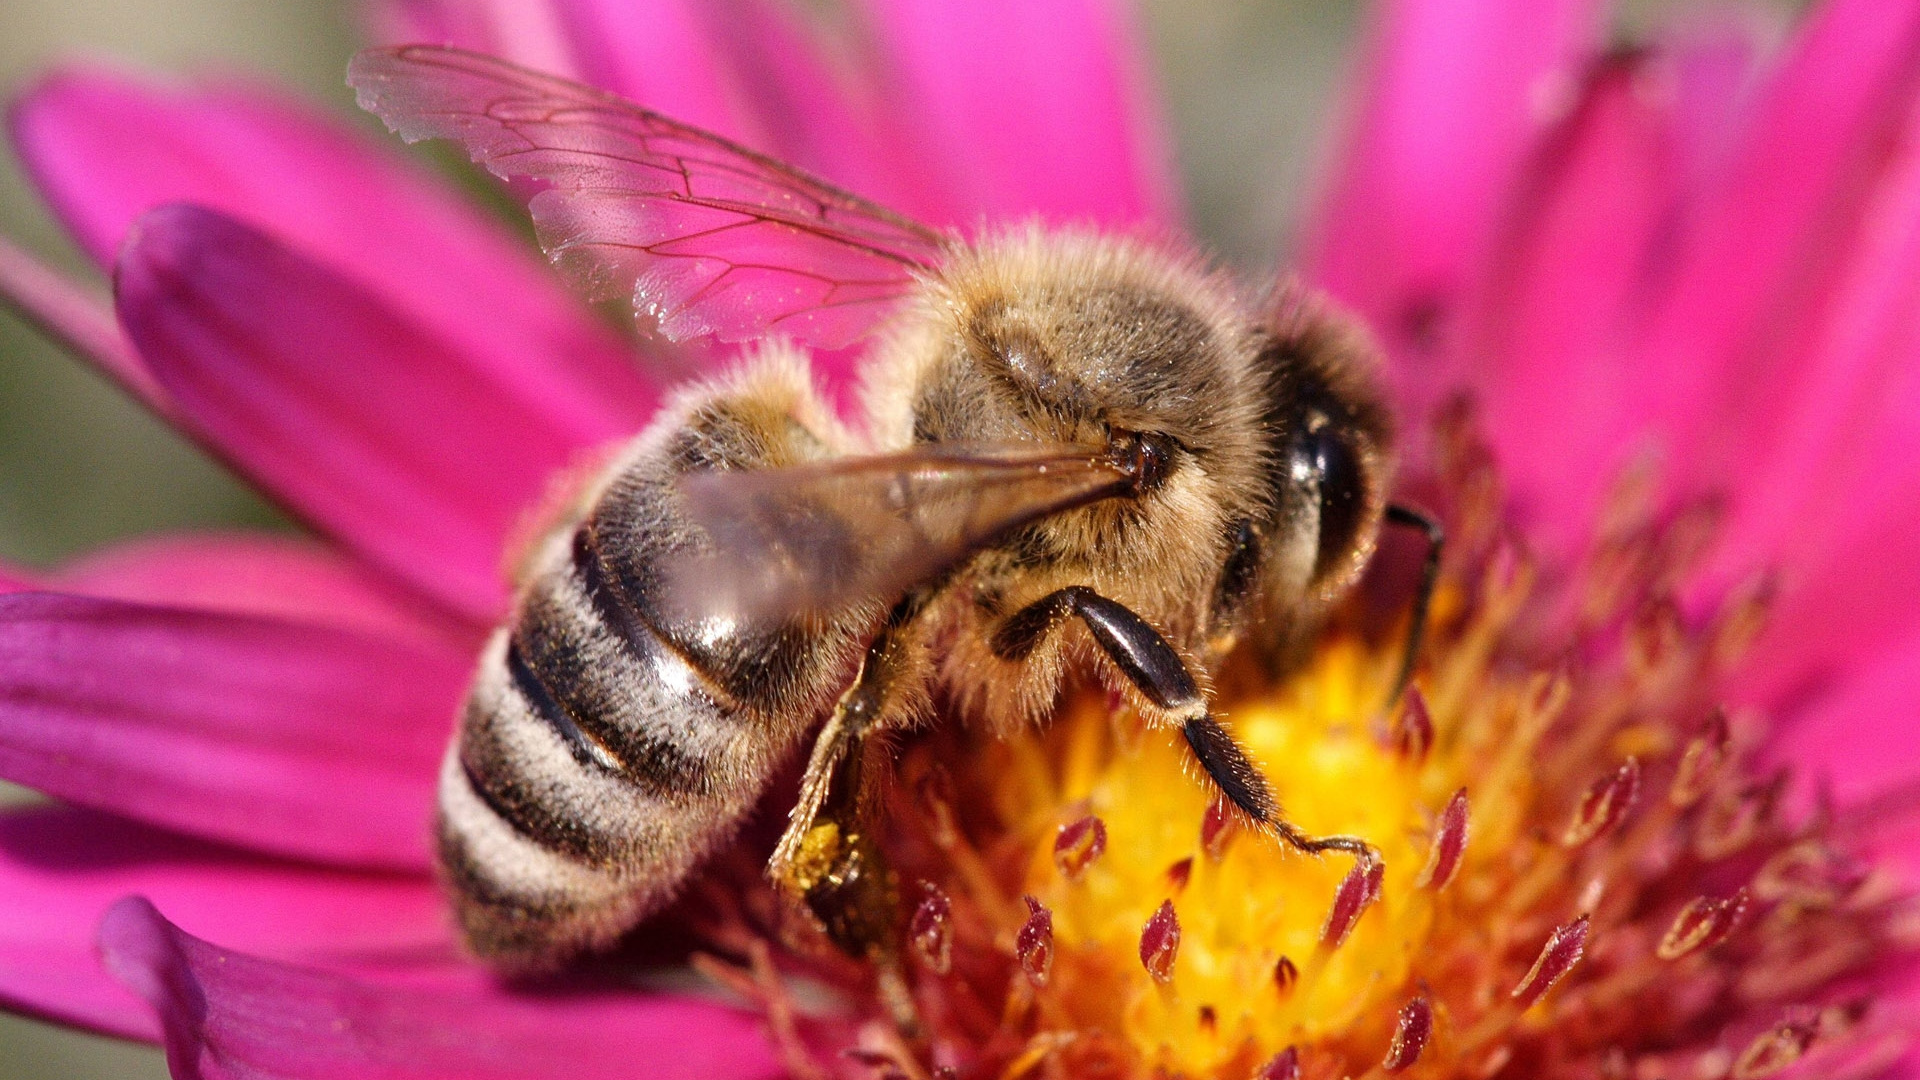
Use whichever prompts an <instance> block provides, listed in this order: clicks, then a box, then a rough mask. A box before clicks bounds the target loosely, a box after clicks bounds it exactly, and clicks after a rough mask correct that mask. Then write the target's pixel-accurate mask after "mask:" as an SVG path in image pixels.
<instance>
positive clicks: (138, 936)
mask: <svg viewBox="0 0 1920 1080" xmlns="http://www.w3.org/2000/svg"><path fill="white" fill-rule="evenodd" d="M100 949H101V954H102V958H103V960H104V961H105V963H106V964H107V966H108V967H109V968H110V969H111V970H112V971H113V973H114V974H115V975H116V976H118V977H119V979H120V980H121V981H122V982H123V983H125V984H126V986H127V987H128V988H129V989H131V990H133V991H134V992H135V993H137V994H139V995H140V996H141V997H143V998H145V999H146V1000H147V1001H148V1002H150V1003H151V1004H152V1005H153V1007H154V1009H155V1011H156V1012H157V1013H159V1015H160V1020H161V1025H162V1027H163V1028H164V1030H165V1032H166V1044H167V1061H168V1065H169V1066H170V1067H171V1069H172V1070H173V1075H174V1076H175V1077H178V1078H179V1080H239V1078H246V1080H265V1078H270V1077H287V1078H295V1077H297V1078H300V1080H364V1078H367V1077H381V1078H383V1080H439V1078H442V1077H445V1078H448V1080H456V1078H457V1080H494V1078H499V1080H545V1078H552V1080H598V1078H602V1077H605V1078H609V1080H612V1078H620V1080H626V1078H629V1077H634V1076H646V1077H649V1078H652V1080H722V1078H725V1080H754V1078H758V1077H766V1078H772V1077H776V1076H780V1075H783V1073H782V1070H781V1069H780V1067H779V1065H778V1063H777V1061H776V1060H775V1058H774V1056H773V1054H772V1052H771V1050H770V1048H769V1045H768V1042H767V1040H766V1039H765V1038H764V1037H763V1036H761V1035H760V1033H759V1031H758V1024H757V1022H756V1021H755V1020H754V1019H752V1018H750V1017H748V1016H746V1015H744V1014H741V1013H738V1012H735V1011H732V1010H730V1009H726V1008H723V1007H721V1006H718V1005H714V1004H710V1003H707V1002H702V1001H699V1000H697V999H690V998H680V997H672V996H666V995H655V994H647V993H643V992H640V991H627V992H625V993H619V994H583V995H561V996H552V997H541V996H535V995H531V994H529V995H514V994H510V993H506V992H503V991H501V990H499V989H497V988H493V987H490V986H475V987H473V988H471V989H469V990H468V991H467V992H465V993H461V992H458V991H455V990H452V989H451V988H434V989H433V990H432V991H427V992H422V991H418V990H408V989H404V988H398V987H393V986H388V985H382V984H379V983H374V982H371V981H361V980H354V979H349V978H345V977H341V976H337V975H331V974H325V973H321V972H317V971H312V970H308V969H304V968H300V967H294V966H289V965H284V964H278V963H274V962H273V961H270V960H265V959H261V958H259V957H256V956H249V955H246V954H245V953H240V952H234V951H230V950H227V949H224V948H220V947H217V946H214V945H211V944H209V943H207V942H206V941H203V940H201V939H199V938H197V937H194V936H192V935H190V934H188V933H186V932H184V931H182V930H181V929H179V928H178V927H176V926H174V925H173V924H171V923H169V922H168V921H167V920H166V919H165V918H163V917H162V916H161V915H160V913H159V912H158V911H157V910H155V909H154V906H153V905H152V904H151V903H149V902H148V901H146V900H144V899H138V898H129V899H127V900H124V901H122V902H120V903H119V904H117V905H115V906H114V907H113V909H112V910H110V911H109V912H108V913H107V917H106V918H105V919H104V920H103V921H102V922H101V925H100Z"/></svg>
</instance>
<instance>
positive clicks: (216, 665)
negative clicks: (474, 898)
mask: <svg viewBox="0 0 1920 1080" xmlns="http://www.w3.org/2000/svg"><path fill="white" fill-rule="evenodd" d="M469 663H470V662H469V661H468V660H467V659H466V658H465V657H463V656H461V655H459V654H457V653H453V652H450V651H448V650H445V649H440V648H430V647H427V646H424V645H422V644H420V643H419V642H418V641H416V640H411V639H406V638H393V637H386V636H375V635H372V634H367V633H361V632H354V631H348V630H343V629H340V628H338V627H330V626H317V625H307V624H301V623H296V622H290V621H286V620H281V619H272V618H266V617H259V616H244V615H231V614H219V613H211V612H197V611H190V610H186V609H181V608H168V607H151V606H147V605H140V604H129V603H122V602H118V601H112V600H99V599H93V598H86V597H77V596H62V595H57V594H48V593H12V594H8V595H6V596H0V777H3V778H5V779H7V780H11V781H13V782H15V783H20V784H25V785H27V786H29V787H33V788H37V789H39V790H41V791H45V792H47V793H49V794H52V795H56V796H59V797H61V798H63V799H67V800H70V801H72V802H76V803H81V804H83V805H88V806H95V807H99V808H102V809H108V810H112V811H114V812H116V813H121V814H125V815H127V816H129V817H133V818H136V819H139V820H143V821H149V822H153V823H156V824H160V825H165V826H168V827H171V828H177V829H180V830H182V831H185V832H188V833H193V834H196V835H201V836H208V837H214V838H218V839H222V840H227V841H231V842H233V843H237V844H242V845H246V846H249V847H253V848H256V849H259V850H262V851H269V852H276V853H280V854H284V855H288V856H293V857H298V858H306V859H315V860H320V861H324V862H329V863H337V864H343V865H351V866H372V867H388V868H396V869H405V870H419V869H422V868H424V867H426V866H427V865H429V856H428V852H427V839H428V834H429V820H430V816H431V812H432V805H433V786H434V774H435V768H436V765H437V764H438V762H439V758H440V754H441V750H442V748H443V747H444V746H445V743H446V739H447V734H448V731H449V729H450V728H451V726H452V718H453V714H454V711H455V708H456V706H457V705H458V703H459V700H460V693H461V690H462V686H463V684H464V682H465V680H466V674H467V669H468V665H469Z"/></svg>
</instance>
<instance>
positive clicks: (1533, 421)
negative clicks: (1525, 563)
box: [1451, 31, 1751, 550]
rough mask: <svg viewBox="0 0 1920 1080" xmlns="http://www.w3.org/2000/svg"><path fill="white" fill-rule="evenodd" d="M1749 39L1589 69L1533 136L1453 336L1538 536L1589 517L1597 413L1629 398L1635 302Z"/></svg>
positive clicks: (1725, 39) (1567, 543)
mask: <svg viewBox="0 0 1920 1080" xmlns="http://www.w3.org/2000/svg"><path fill="white" fill-rule="evenodd" d="M1750 49H1751V45H1750V42H1749V39H1748V38H1747V37H1746V35H1745V34H1743V33H1740V32H1738V31H1735V32H1732V33H1727V34H1725V35H1716V36H1714V37H1711V38H1701V39H1699V40H1695V41H1689V42H1682V43H1676V44H1674V45H1673V46H1671V47H1667V48H1662V49H1659V50H1656V51H1644V52H1638V53H1632V54H1622V55H1617V56H1613V57H1610V58H1607V59H1605V60H1602V61H1599V62H1597V63H1596V64H1594V65H1593V66H1592V67H1591V68H1590V69H1589V70H1588V71H1586V72H1585V73H1583V76H1582V78H1581V80H1580V82H1579V86H1578V90H1577V91H1576V92H1575V94H1574V98H1573V104H1572V106H1571V108H1570V109H1569V110H1568V112H1567V114H1566V116H1565V117H1564V118H1563V119H1561V120H1559V121H1557V122H1555V123H1554V124H1552V125H1550V126H1549V127H1548V128H1547V129H1545V131H1544V132H1543V134H1542V137H1541V138H1540V140H1539V141H1538V142H1537V144H1536V145H1534V146H1533V147H1531V148H1530V149H1529V151H1528V154H1527V157H1526V160H1525V161H1524V162H1523V164H1522V165H1521V167H1520V168H1519V170H1518V172H1517V180H1516V182H1515V184H1514V190H1513V194H1512V196H1511V197H1510V199H1509V200H1508V201H1507V203H1506V205H1505V206H1504V207H1503V208H1502V210H1501V212H1500V220H1499V223H1498V225H1497V226H1496V227H1495V229H1494V233H1493V236H1494V239H1493V242H1492V243H1491V245H1490V246H1489V248H1488V255H1487V257H1486V258H1485V259H1484V260H1483V261H1482V262H1481V263H1480V264H1479V265H1478V266H1476V267H1475V268H1474V270H1473V272H1472V273H1471V274H1470V276H1469V278H1468V285H1467V286H1466V287H1465V289H1464V290H1463V294H1462V302H1461V306H1460V313H1459V324H1458V329H1457V333H1456V336H1455V339H1454V341H1453V342H1452V343H1451V347H1452V348H1453V349H1455V350H1457V352H1458V353H1459V355H1460V357H1461V366H1462V371H1463V374H1464V375H1465V376H1466V378H1467V380H1468V381H1469V382H1470V383H1471V384H1472V385H1474V386H1476V387H1478V388H1479V400H1480V402H1481V404H1482V405H1483V406H1484V427H1485V430H1486V431H1487V433H1488V435H1489V437H1490V438H1491V439H1492V440H1493V443H1494V446H1495V449H1496V450H1497V451H1498V452H1499V454H1500V459H1501V470H1502V474H1503V476H1504V478H1505V479H1506V481H1507V482H1508V484H1509V485H1511V488H1512V491H1513V496H1514V499H1515V504H1516V505H1515V509H1516V511H1517V513H1518V516H1519V517H1520V518H1521V519H1522V521H1523V523H1524V524H1525V526H1526V528H1527V532H1528V536H1529V539H1530V541H1531V542H1533V543H1535V544H1538V545H1540V546H1542V547H1543V548H1546V549H1549V550H1565V549H1567V548H1569V547H1571V546H1573V545H1574V544H1575V543H1577V541H1578V539H1579V538H1581V537H1584V536H1585V535H1587V534H1588V533H1589V531H1590V530H1591V529H1592V527H1593V518H1594V514H1595V512H1596V510H1597V505H1596V504H1597V503H1598V502H1599V500H1600V491H1599V486H1600V484H1601V483H1602V482H1603V480H1604V477H1603V476H1602V474H1600V473H1599V472H1597V471H1592V470H1585V469H1583V468H1582V460H1581V458H1580V454H1581V453H1582V452H1584V451H1585V450H1586V449H1587V447H1586V440H1587V439H1589V438H1590V437H1591V436H1590V433H1589V421H1590V418H1591V417H1593V416H1596V415H1609V414H1612V413H1616V412H1618V411H1619V410H1620V409H1621V408H1623V402H1622V401H1621V398H1622V397H1623V396H1624V395H1626V394H1628V393H1630V392H1631V387H1632V385H1633V384H1634V383H1635V382H1636V381H1637V379H1638V378H1639V376H1638V375H1637V374H1636V373H1635V372H1634V371H1633V364H1634V362H1633V360H1631V359H1630V358H1628V357H1625V356H1623V355H1622V352H1621V345H1622V340H1621V339H1622V336H1623V335H1624V334H1625V332H1626V330H1627V326H1626V314H1627V312H1628V311H1629V309H1630V308H1631V307H1632V304H1633V302H1634V301H1635V300H1636V299H1638V298H1639V297H1640V296H1641V294H1642V293H1643V292H1644V291H1645V290H1646V289H1647V288H1648V287H1649V284H1650V282H1651V281H1654V280H1658V278H1659V275H1660V273H1661V271H1662V269H1663V268H1662V266H1661V265H1660V257H1661V255H1662V254H1663V253H1664V252H1665V250H1666V248H1667V246H1668V245H1669V241H1670V239H1671V237H1670V232H1671V230H1672V228H1673V227H1674V223H1675V221H1676V219H1677V216H1678V215H1679V214H1680V213H1681V212H1682V211H1683V210H1684V209H1685V207H1686V201H1685V200H1686V196H1687V195H1688V193H1689V191H1688V189H1689V185H1690V184H1691V183H1692V182H1693V181H1694V180H1695V179H1696V174H1697V172H1698V171H1699V169H1700V168H1701V167H1702V163H1701V162H1700V160H1699V155H1700V154H1701V153H1702V150H1701V149H1700V148H1699V143H1701V142H1706V141H1709V140H1710V139H1711V137H1712V136H1711V127H1712V124H1711V121H1710V120H1709V117H1712V116H1716V115H1717V116H1718V117H1719V118H1720V121H1721V124H1722V125H1723V126H1724V124H1725V123H1726V121H1727V120H1728V119H1729V118H1730V116H1731V103H1732V100H1733V94H1734V93H1735V92H1736V91H1737V89H1738V87H1739V86H1740V83H1741V80H1740V78H1739V76H1738V74H1737V73H1738V72H1739V71H1741V70H1744V67H1745V65H1744V63H1743V62H1742V58H1743V57H1748V56H1750V55H1751V51H1750Z"/></svg>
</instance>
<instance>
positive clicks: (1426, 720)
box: [1389, 686, 1433, 765]
mask: <svg viewBox="0 0 1920 1080" xmlns="http://www.w3.org/2000/svg"><path fill="white" fill-rule="evenodd" d="M1389 743H1390V745H1392V747H1393V751H1394V753H1396V754H1399V755H1400V756H1401V757H1403V758H1405V759H1406V760H1408V761H1410V762H1412V763H1414V764H1415V765H1418V764H1420V763H1421V762H1423V761H1425V760H1427V751H1429V750H1431V749H1433V715H1432V713H1430V712H1429V711H1428V709H1427V699H1426V696H1425V695H1424V694H1422V693H1420V688H1419V687H1418V686H1408V687H1407V693H1406V701H1405V702H1404V703H1403V704H1402V705H1401V706H1400V715H1399V716H1397V717H1395V718H1394V722H1393V731H1392V734H1391V736H1390V738H1389Z"/></svg>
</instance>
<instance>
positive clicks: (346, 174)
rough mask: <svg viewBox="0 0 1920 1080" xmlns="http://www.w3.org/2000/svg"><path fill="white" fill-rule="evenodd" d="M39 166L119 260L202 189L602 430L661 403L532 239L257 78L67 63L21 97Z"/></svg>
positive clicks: (545, 410)
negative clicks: (144, 220) (156, 213)
mask: <svg viewBox="0 0 1920 1080" xmlns="http://www.w3.org/2000/svg"><path fill="white" fill-rule="evenodd" d="M12 131H13V136H14V142H15V145H16V146H17V147H18V149H19V151H20V156H21V160H22V162H23V164H24V165H25V166H26V168H27V171H28V174H29V175H30V176H31V177H32V178H33V179H34V181H35V183H36V184H37V185H38V187H39V188H40V190H41V192H42V193H43V194H44V195H45V197H46V199H47V201H48V202H49V203H50V204H52V206H53V208H54V210H55V211H56V212H57V213H58V214H59V215H60V218H61V220H62V221H63V222H64V223H65V224H66V225H67V227H68V229H69V230H70V231H72V233H73V234H74V236H75V237H76V238H77V239H78V240H79V241H80V244H81V247H83V248H84V249H85V250H86V251H87V253H88V254H90V255H92V256H93V258H94V260H95V261H96V262H97V263H98V264H99V265H100V266H101V267H103V268H111V267H112V266H113V264H114V260H115V257H116V255H117V254H118V253H119V251H120V248H121V245H122V244H123V242H124V241H125V239H126V237H127V234H128V232H129V230H130V229H131V228H132V227H133V223H134V222H135V221H137V220H138V219H139V218H140V216H141V215H142V214H145V213H146V212H147V211H149V210H152V209H153V208H155V207H157V206H161V205H164V204H166V203H169V202H175V201H180V200H190V201H193V202H196V203H199V204H201V205H204V206H209V207H213V208H215V209H218V210H221V211H223V212H225V213H227V214H229V215H232V216H233V217H236V218H239V219H241V220H243V221H247V222H251V223H253V224H254V225H255V226H256V227H259V228H261V229H263V230H265V231H267V232H270V233H271V234H273V235H274V236H277V237H280V238H282V239H284V240H285V241H287V242H289V243H290V244H292V245H294V246H297V247H298V248H299V249H300V250H302V251H304V252H306V253H309V254H311V255H312V256H313V257H315V258H316V259H317V260H319V261H321V262H323V263H325V264H326V265H328V266H330V267H332V268H334V269H335V270H337V271H339V272H340V273H341V274H343V275H345V276H347V277H349V278H352V279H354V280H356V281H358V282H361V283H362V284H363V286H364V287H365V288H367V289H369V290H370V291H372V292H374V293H375V294H377V295H378V296H380V297H381V298H382V301H383V302H385V303H388V304H391V305H392V306H394V307H395V308H396V309H398V310H399V311H401V312H403V313H405V314H406V316H407V317H408V318H410V319H412V320H414V321H416V322H418V323H419V324H421V325H423V326H425V327H427V328H429V329H431V330H432V331H434V332H435V333H436V334H438V335H439V336H441V337H442V338H444V339H445V340H446V341H448V342H449V343H450V344H451V345H452V346H453V347H454V348H457V349H458V350H460V351H461V352H462V353H463V355H465V356H466V357H468V358H469V361H470V363H471V364H472V365H473V366H475V367H476V368H479V369H481V370H484V371H487V372H488V373H489V374H490V375H491V376H492V377H494V378H496V379H499V380H500V381H502V382H503V383H506V384H508V385H516V386H519V387H521V388H522V393H523V394H525V395H527V396H528V398H529V400H531V401H535V402H538V403H539V405H540V411H541V412H542V414H543V416H544V418H545V420H546V422H547V423H549V424H552V425H554V426H558V427H563V428H565V429H567V430H570V431H572V432H574V433H575V437H576V438H577V439H578V440H581V441H588V442H591V441H598V440H602V439H607V438H611V437H614V436H617V435H620V434H624V433H628V432H631V431H632V430H634V429H635V428H637V427H639V426H640V425H641V424H643V423H644V422H645V420H646V418H647V416H648V415H649V414H650V413H651V411H652V407H653V401H654V394H653V390H652V389H651V388H650V387H649V385H648V383H647V382H646V381H645V380H643V379H641V378H639V377H637V376H636V374H635V372H634V370H633V368H632V367H631V366H630V358H629V356H628V355H627V351H626V349H625V348H624V347H623V346H622V345H621V344H620V343H619V341H618V339H617V338H615V337H614V336H613V335H612V334H611V333H609V332H608V331H606V330H605V329H604V328H602V327H601V326H599V325H598V324H597V323H596V322H595V321H594V320H593V319H592V317H591V316H590V315H589V314H588V313H587V312H585V311H584V310H582V309H581V308H580V306H579V305H578V304H577V303H575V302H574V301H573V300H572V299H571V298H570V297H568V296H567V295H566V293H565V291H564V290H563V289H562V288H561V287H560V286H559V284H558V283H557V282H555V281H553V280H552V276H551V275H550V274H549V273H547V272H546V270H545V269H544V268H543V267H541V266H540V264H539V262H538V260H536V259H534V258H532V257H531V256H530V255H529V253H528V252H527V251H525V250H524V247H523V245H521V244H519V243H518V242H517V241H516V240H515V239H514V238H513V237H512V236H511V235H509V234H508V233H507V232H506V231H505V230H504V229H502V228H501V227H500V226H499V225H498V224H497V223H495V222H492V221H490V220H488V219H487V218H486V217H484V216H483V215H481V214H480V213H478V212H477V211H476V210H474V209H473V208H472V207H470V206H468V205H466V204H465V203H464V202H463V201H462V200H460V199H459V198H458V197H457V196H456V195H455V194H454V193H453V192H452V191H450V190H448V189H447V188H446V187H445V186H444V185H443V184H440V183H438V182H436V181H434V180H433V179H431V178H429V177H425V176H421V175H418V174H416V173H414V172H413V171H411V170H410V169H409V168H407V167H406V166H405V165H404V164H402V163H401V162H399V161H398V160H396V159H395V158H393V157H391V156H390V155H389V154H387V153H386V152H385V151H384V150H383V148H382V147H381V146H379V145H378V144H375V143H373V142H371V141H370V140H368V139H366V138H364V137H362V136H360V135H358V134H356V133H352V132H349V131H346V130H343V129H342V128H340V127H338V126H337V125H336V124H334V123H333V122H331V121H329V120H327V119H325V118H323V117H320V116H318V115H316V114H314V113H312V112H309V111H308V110H307V109H306V108H305V107H304V106H301V105H299V104H297V103H294V102H292V101H289V100H287V99H285V98H282V97H281V96H279V95H277V94H274V93H272V92H270V91H267V90H264V89H262V88H260V87H257V86H251V85H236V84H232V83H224V84H222V83H209V84H204V85H196V86H192V87H185V88H183V87H177V86H175V87H168V86H164V85H160V84H155V83H149V82H143V81H140V80H137V79H134V78H130V77H127V76H122V75H116V74H108V73H105V72H101V71H96V70H86V69H66V70H61V71H56V72H55V73H54V74H52V75H49V76H48V77H46V78H45V79H43V80H42V81H41V82H40V83H39V84H38V85H36V86H35V87H33V88H32V89H31V90H29V91H28V92H27V94H26V95H25V96H24V97H23V98H22V99H21V100H20V101H19V102H18V103H17V104H16V106H15V108H14V110H13V113H12Z"/></svg>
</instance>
